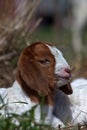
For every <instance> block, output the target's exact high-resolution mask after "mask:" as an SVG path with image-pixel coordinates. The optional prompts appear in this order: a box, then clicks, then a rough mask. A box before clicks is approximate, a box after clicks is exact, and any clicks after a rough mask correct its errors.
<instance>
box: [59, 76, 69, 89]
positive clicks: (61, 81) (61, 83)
mask: <svg viewBox="0 0 87 130" xmlns="http://www.w3.org/2000/svg"><path fill="white" fill-rule="evenodd" d="M68 83H69V80H67V79H64V78H60V79H59V80H58V81H57V88H60V87H62V86H64V85H67V84H68Z"/></svg>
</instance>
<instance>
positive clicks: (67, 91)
mask: <svg viewBox="0 0 87 130" xmlns="http://www.w3.org/2000/svg"><path fill="white" fill-rule="evenodd" d="M59 89H60V90H61V91H63V92H64V93H65V94H67V95H70V94H72V93H73V90H72V87H71V84H70V83H68V84H67V85H64V86H62V87H60V88H59Z"/></svg>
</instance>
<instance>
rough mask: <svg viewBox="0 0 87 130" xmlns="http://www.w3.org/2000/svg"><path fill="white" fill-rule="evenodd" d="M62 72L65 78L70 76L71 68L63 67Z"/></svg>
mask: <svg viewBox="0 0 87 130" xmlns="http://www.w3.org/2000/svg"><path fill="white" fill-rule="evenodd" d="M64 74H65V77H66V78H70V77H71V69H70V68H68V67H67V68H64Z"/></svg>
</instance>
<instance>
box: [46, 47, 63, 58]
mask: <svg viewBox="0 0 87 130" xmlns="http://www.w3.org/2000/svg"><path fill="white" fill-rule="evenodd" d="M47 46H48V48H49V49H50V51H51V53H52V55H54V57H55V58H57V57H60V58H61V57H63V54H62V52H61V51H60V50H59V49H57V48H56V47H55V46H50V45H47Z"/></svg>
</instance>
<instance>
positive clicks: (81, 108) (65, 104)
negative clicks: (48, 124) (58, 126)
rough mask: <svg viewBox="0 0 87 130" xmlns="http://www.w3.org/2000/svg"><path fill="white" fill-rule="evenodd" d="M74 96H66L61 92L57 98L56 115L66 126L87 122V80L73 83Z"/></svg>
mask: <svg viewBox="0 0 87 130" xmlns="http://www.w3.org/2000/svg"><path fill="white" fill-rule="evenodd" d="M72 88H73V94H72V95H69V96H67V95H65V94H64V93H63V92H61V91H60V90H58V91H57V93H56V97H55V107H54V114H55V116H57V117H58V118H59V119H60V120H61V121H62V122H63V123H64V124H67V123H71V124H72V125H74V124H77V123H81V122H84V121H87V80H85V79H77V80H75V81H73V82H72Z"/></svg>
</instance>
